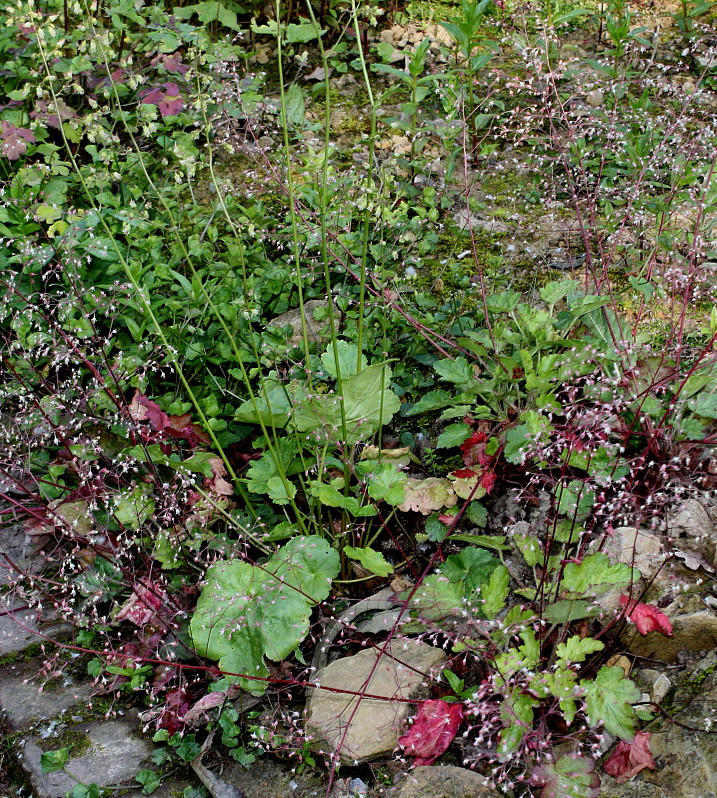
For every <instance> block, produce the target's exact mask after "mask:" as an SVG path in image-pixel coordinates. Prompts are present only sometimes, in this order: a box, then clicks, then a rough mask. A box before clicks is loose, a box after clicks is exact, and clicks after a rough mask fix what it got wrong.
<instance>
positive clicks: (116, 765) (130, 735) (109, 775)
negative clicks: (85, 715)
mask: <svg viewBox="0 0 717 798" xmlns="http://www.w3.org/2000/svg"><path fill="white" fill-rule="evenodd" d="M72 732H73V737H74V738H76V736H77V734H78V733H79V734H81V735H85V740H84V741H83V742H84V744H85V746H86V747H85V750H83V751H81V752H80V753H79V754H78V755H77V756H75V757H71V758H70V761H69V762H68V763H67V766H66V767H67V771H68V772H69V773H71V774H72V775H73V776H74V777H75V778H76V779H77V780H79V781H81V782H83V783H84V784H92V783H94V784H97V785H99V786H100V787H107V786H110V785H119V784H126V783H128V782H131V781H132V780H133V779H134V776H135V774H136V773H137V771H138V770H140V768H141V767H142V765H143V764H144V763H145V762H146V760H148V759H149V757H150V755H151V753H152V750H153V746H152V745H151V743H150V742H148V741H147V740H145V739H142V738H141V737H140V736H139V735H137V734H135V731H134V725H133V724H132V723H130V722H129V721H128V720H105V721H94V722H92V723H88V724H80V725H79V726H74V727H72ZM62 747H63V745H62V740H61V739H60V740H59V741H58V742H54V743H53V740H52V739H49V738H48V739H42V738H41V737H39V736H38V737H33V738H31V739H29V740H28V741H27V742H26V743H25V749H24V751H23V754H22V760H21V764H22V766H23V768H24V769H25V770H26V772H27V774H28V776H29V777H30V781H31V782H32V785H33V788H34V791H35V796H36V798H64V795H65V793H66V792H67V791H68V790H71V789H72V788H73V787H74V786H75V784H76V782H75V781H74V780H73V779H72V778H71V777H70V776H69V775H68V774H67V773H64V772H62V771H58V772H55V773H43V772H42V767H41V766H40V757H41V756H42V754H43V752H44V751H51V750H54V749H56V748H62Z"/></svg>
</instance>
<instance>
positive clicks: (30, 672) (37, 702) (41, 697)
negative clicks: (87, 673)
mask: <svg viewBox="0 0 717 798" xmlns="http://www.w3.org/2000/svg"><path fill="white" fill-rule="evenodd" d="M40 669H41V663H40V662H37V661H34V662H23V663H17V664H13V665H6V666H5V667H4V668H2V669H0V710H1V711H2V715H3V717H4V720H5V723H6V725H7V726H8V727H9V729H10V730H11V731H19V730H22V729H25V728H27V727H28V726H30V725H31V724H34V723H37V722H38V721H43V720H50V719H51V718H56V717H59V716H61V715H62V714H63V713H65V712H66V711H67V710H69V709H70V708H72V707H82V706H86V705H87V704H88V702H89V700H90V696H91V695H92V689H93V688H92V684H90V683H87V682H83V683H80V684H76V683H74V682H73V681H72V680H71V679H69V678H67V679H64V678H63V680H62V681H61V682H60V684H55V683H54V682H53V683H51V684H50V685H49V686H46V684H45V680H44V678H43V677H42V676H40V675H38V674H39V673H40ZM61 678H62V677H61Z"/></svg>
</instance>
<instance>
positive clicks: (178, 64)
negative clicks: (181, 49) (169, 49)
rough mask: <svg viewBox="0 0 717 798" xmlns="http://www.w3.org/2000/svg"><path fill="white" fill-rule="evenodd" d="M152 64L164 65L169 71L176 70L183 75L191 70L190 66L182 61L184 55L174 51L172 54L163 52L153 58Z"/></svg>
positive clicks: (175, 71)
mask: <svg viewBox="0 0 717 798" xmlns="http://www.w3.org/2000/svg"><path fill="white" fill-rule="evenodd" d="M152 66H162V67H164V69H166V70H167V72H174V73H175V74H176V75H181V76H182V77H184V76H185V75H186V74H187V72H189V67H188V66H187V64H185V63H184V62H183V61H182V56H181V55H180V54H179V53H172V55H168V54H167V53H161V54H160V55H158V56H157V57H156V58H153V59H152ZM171 85H174V84H171Z"/></svg>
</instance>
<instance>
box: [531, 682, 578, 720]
mask: <svg viewBox="0 0 717 798" xmlns="http://www.w3.org/2000/svg"><path fill="white" fill-rule="evenodd" d="M541 678H542V679H543V680H544V681H545V684H546V685H547V687H548V689H549V690H550V693H551V695H552V696H553V697H555V698H557V699H558V703H559V704H560V709H561V711H562V713H563V717H564V718H565V723H566V724H567V725H568V726H570V724H571V723H572V722H573V720H575V715H577V712H578V705H577V703H576V701H575V697H576V695H578V696H579V695H582V689H581V688H580V687H578V685H577V675H576V673H575V671H572V670H567V669H558V670H557V671H555V672H554V673H544V674H541Z"/></svg>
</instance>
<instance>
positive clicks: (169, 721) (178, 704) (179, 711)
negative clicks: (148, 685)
mask: <svg viewBox="0 0 717 798" xmlns="http://www.w3.org/2000/svg"><path fill="white" fill-rule="evenodd" d="M188 709H189V693H187V690H186V688H184V687H177V688H175V689H174V690H170V691H169V692H168V693H167V696H166V698H165V703H164V707H163V708H162V713H161V714H160V716H159V719H158V720H157V726H158V727H159V728H160V729H166V730H167V731H168V732H169V733H170V734H176V733H177V732H178V731H181V730H182V729H183V728H184V717H185V715H186V714H187V710H188Z"/></svg>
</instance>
